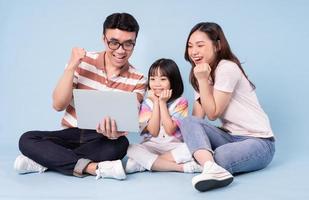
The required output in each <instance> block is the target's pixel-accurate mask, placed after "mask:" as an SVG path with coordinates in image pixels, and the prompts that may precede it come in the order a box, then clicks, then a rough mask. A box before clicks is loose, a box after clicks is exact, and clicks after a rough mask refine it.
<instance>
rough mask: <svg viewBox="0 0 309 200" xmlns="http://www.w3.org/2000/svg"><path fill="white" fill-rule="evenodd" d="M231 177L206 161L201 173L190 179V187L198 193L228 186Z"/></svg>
mask: <svg viewBox="0 0 309 200" xmlns="http://www.w3.org/2000/svg"><path fill="white" fill-rule="evenodd" d="M232 181H233V175H232V174H230V172H228V171H227V170H225V169H224V168H222V167H220V166H219V165H217V164H216V163H214V162H210V161H207V162H206V163H205V164H204V169H203V172H202V173H201V174H199V175H197V176H195V177H193V178H192V185H193V187H194V188H195V189H197V190H198V191H200V192H205V191H207V190H211V189H215V188H220V187H224V186H227V185H229V184H230V183H232Z"/></svg>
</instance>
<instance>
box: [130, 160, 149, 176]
mask: <svg viewBox="0 0 309 200" xmlns="http://www.w3.org/2000/svg"><path fill="white" fill-rule="evenodd" d="M143 171H146V169H145V168H144V167H143V166H141V165H140V164H138V163H137V162H135V160H133V159H132V158H128V161H127V164H126V172H127V173H128V174H130V173H134V172H143Z"/></svg>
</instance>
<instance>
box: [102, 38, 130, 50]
mask: <svg viewBox="0 0 309 200" xmlns="http://www.w3.org/2000/svg"><path fill="white" fill-rule="evenodd" d="M104 37H105V39H106V42H107V46H108V48H110V49H111V50H117V49H119V48H120V46H121V47H122V49H123V50H125V51H132V50H133V49H134V47H135V42H133V41H132V40H127V41H124V42H119V41H118V40H116V39H110V40H109V39H107V37H106V36H105V35H104ZM112 42H114V43H117V46H118V47H117V48H111V47H110V44H111V43H112ZM126 43H127V44H130V45H133V46H132V49H127V48H126V47H125V44H126Z"/></svg>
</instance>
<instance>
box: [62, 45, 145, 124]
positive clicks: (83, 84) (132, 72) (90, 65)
mask: <svg viewBox="0 0 309 200" xmlns="http://www.w3.org/2000/svg"><path fill="white" fill-rule="evenodd" d="M104 55H105V52H104V51H103V52H98V53H93V52H87V54H86V57H85V58H83V60H82V62H81V63H80V64H79V66H78V67H77V69H76V70H75V72H74V79H73V88H76V89H90V90H101V91H126V92H136V93H138V94H141V95H142V96H144V94H145V89H146V78H145V77H144V75H143V74H142V73H140V72H138V71H137V70H136V69H135V68H134V67H132V66H131V65H130V64H128V65H126V66H124V67H123V68H122V69H121V72H120V74H119V75H115V76H112V77H111V78H109V79H108V78H107V74H106V71H105V66H104ZM61 124H62V126H63V127H66V128H69V127H77V120H76V112H75V108H74V101H73V98H72V100H71V103H70V104H69V105H68V107H67V108H66V111H65V114H64V117H63V119H62V121H61Z"/></svg>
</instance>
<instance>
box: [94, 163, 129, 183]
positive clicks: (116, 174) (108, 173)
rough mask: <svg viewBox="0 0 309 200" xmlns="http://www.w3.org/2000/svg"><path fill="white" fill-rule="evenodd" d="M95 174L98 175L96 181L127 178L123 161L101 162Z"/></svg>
mask: <svg viewBox="0 0 309 200" xmlns="http://www.w3.org/2000/svg"><path fill="white" fill-rule="evenodd" d="M95 172H96V174H97V176H96V179H99V178H114V179H119V180H123V179H125V178H126V174H125V172H124V169H123V166H122V162H121V160H114V161H103V162H99V163H98V167H97V170H96V171H95Z"/></svg>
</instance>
